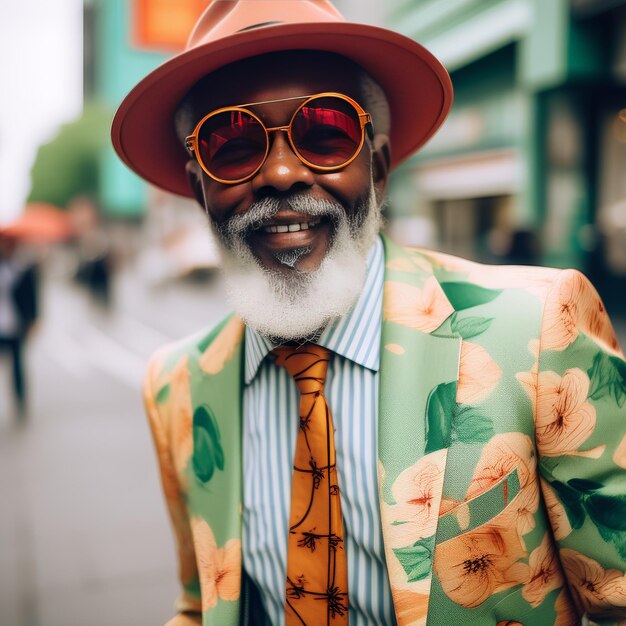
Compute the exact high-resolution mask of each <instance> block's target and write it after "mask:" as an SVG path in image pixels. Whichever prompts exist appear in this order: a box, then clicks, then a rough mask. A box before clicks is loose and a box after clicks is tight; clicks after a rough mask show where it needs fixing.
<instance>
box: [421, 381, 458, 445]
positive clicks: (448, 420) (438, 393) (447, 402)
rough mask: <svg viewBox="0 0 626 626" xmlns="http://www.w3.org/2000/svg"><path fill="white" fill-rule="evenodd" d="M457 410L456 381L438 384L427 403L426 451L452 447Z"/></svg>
mask: <svg viewBox="0 0 626 626" xmlns="http://www.w3.org/2000/svg"><path fill="white" fill-rule="evenodd" d="M455 410H456V381H453V382H451V383H442V384H441V385H437V387H435V388H434V389H433V390H432V391H431V392H430V395H429V396H428V402H427V403H426V453H429V452H434V451H435V450H441V449H443V448H448V447H450V443H451V437H452V419H453V416H454V412H455Z"/></svg>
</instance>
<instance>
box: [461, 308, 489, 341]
mask: <svg viewBox="0 0 626 626" xmlns="http://www.w3.org/2000/svg"><path fill="white" fill-rule="evenodd" d="M491 322H493V317H466V318H464V319H459V318H458V317H457V313H455V314H454V315H453V316H452V332H454V333H458V334H459V335H461V337H463V339H471V338H472V337H476V336H477V335H480V334H482V333H484V332H485V331H486V330H487V329H488V328H489V326H491Z"/></svg>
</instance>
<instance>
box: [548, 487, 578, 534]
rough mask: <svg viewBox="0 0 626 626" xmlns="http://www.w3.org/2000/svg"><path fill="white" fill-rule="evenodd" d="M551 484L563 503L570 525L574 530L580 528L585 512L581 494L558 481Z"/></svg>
mask: <svg viewBox="0 0 626 626" xmlns="http://www.w3.org/2000/svg"><path fill="white" fill-rule="evenodd" d="M551 484H552V487H553V489H554V490H555V491H556V492H557V494H558V496H559V498H560V499H561V502H562V503H563V507H564V508H565V512H566V513H567V518H568V519H569V523H570V525H571V526H572V528H574V529H578V528H580V527H581V526H582V525H583V523H584V521H585V510H584V508H583V504H582V500H583V494H582V493H581V492H580V491H577V490H576V489H573V488H572V487H570V486H569V485H566V484H565V483H562V482H561V481H560V480H555V481H554V482H553V483H551Z"/></svg>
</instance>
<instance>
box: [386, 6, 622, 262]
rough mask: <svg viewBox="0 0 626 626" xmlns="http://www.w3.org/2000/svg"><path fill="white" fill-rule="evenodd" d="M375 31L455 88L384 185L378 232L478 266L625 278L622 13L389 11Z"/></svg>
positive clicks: (604, 9) (591, 9)
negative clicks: (440, 120) (445, 111)
mask: <svg viewBox="0 0 626 626" xmlns="http://www.w3.org/2000/svg"><path fill="white" fill-rule="evenodd" d="M388 25H389V26H390V27H391V28H393V29H394V30H398V31H399V32H402V33H403V34H405V35H407V36H410V37H412V38H414V39H416V40H417V41H419V42H420V43H422V44H423V45H424V46H426V47H427V48H428V49H429V50H431V51H432V52H433V53H434V54H435V55H436V56H437V57H439V58H440V59H441V60H442V61H443V63H444V65H445V66H446V67H447V68H448V71H449V72H450V74H451V77H452V81H453V84H454V88H455V101H454V104H453V107H452V110H451V113H450V116H449V118H448V120H447V121H446V123H445V124H444V126H443V127H442V129H441V130H440V132H439V133H438V134H437V135H436V136H435V138H434V139H433V140H431V142H430V143H429V144H428V145H427V146H426V147H425V148H424V149H423V150H421V151H420V152H419V153H418V154H417V155H416V156H415V157H413V158H412V159H411V160H410V161H409V162H408V163H406V164H405V165H404V166H403V167H402V168H401V169H400V170H399V171H398V172H397V173H396V176H395V180H394V182H393V185H392V202H391V215H390V217H391V218H392V219H391V230H392V231H394V224H398V225H399V226H398V227H397V228H396V231H397V232H399V233H403V234H404V235H405V238H408V239H411V238H412V239H413V241H409V243H416V244H420V245H426V246H429V245H432V246H436V247H439V248H440V249H443V250H448V251H450V252H451V253H455V254H461V255H465V256H469V257H472V258H476V259H479V260H484V261H509V262H511V261H512V262H541V263H545V264H550V265H555V266H576V267H581V268H583V269H585V270H587V271H588V272H590V273H592V274H593V273H594V272H596V271H597V272H601V271H603V270H607V269H608V270H609V271H610V272H612V273H614V274H620V273H626V258H620V254H619V249H620V248H622V249H624V250H626V225H624V226H623V228H622V231H621V234H619V233H617V235H618V236H617V239H616V231H619V229H620V227H619V226H616V224H617V222H619V221H620V218H619V216H620V214H626V207H624V208H622V209H621V210H620V209H619V207H620V206H621V205H620V203H622V202H624V201H626V183H625V182H624V179H625V178H626V176H624V174H623V172H624V171H626V43H624V42H625V41H626V1H624V0H605V1H602V0H445V1H442V0H410V1H409V0H397V1H396V2H395V3H394V4H393V5H392V9H391V11H390V13H389V17H388ZM616 216H617V217H616ZM622 221H623V220H622ZM412 225H413V226H414V227H413V228H412ZM407 235H408V237H407ZM620 237H621V238H620ZM611 250H613V252H615V250H617V252H618V254H617V255H616V254H612V253H611V252H610V251H611ZM624 256H626V253H625V254H624Z"/></svg>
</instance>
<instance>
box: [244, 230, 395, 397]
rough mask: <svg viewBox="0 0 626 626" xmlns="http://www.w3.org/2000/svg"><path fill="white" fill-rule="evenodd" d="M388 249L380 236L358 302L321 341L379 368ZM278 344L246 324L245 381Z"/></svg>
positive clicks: (326, 345)
mask: <svg viewBox="0 0 626 626" xmlns="http://www.w3.org/2000/svg"><path fill="white" fill-rule="evenodd" d="M383 266H384V251H383V243H382V241H381V239H380V237H377V238H376V241H375V242H374V245H373V246H372V248H371V250H370V252H369V255H368V258H367V274H366V277H365V283H364V284H363V289H362V290H361V295H360V296H359V299H358V300H357V302H356V304H355V305H354V306H353V307H352V309H350V311H349V312H348V313H346V314H345V315H344V316H343V317H340V318H338V319H337V320H335V321H334V322H332V323H331V324H329V325H328V326H327V327H326V328H325V329H324V331H323V332H322V334H321V336H320V338H319V340H318V342H317V343H318V344H319V345H321V346H324V347H325V348H328V349H329V350H332V351H333V352H336V353H337V354H340V355H341V356H343V357H345V358H346V359H350V360H351V361H353V362H354V363H357V364H358V365H361V366H363V367H367V368H368V369H370V370H372V371H375V372H377V371H378V368H379V365H380V327H381V322H382V293H383V280H384V276H383V274H384V272H383ZM273 348H274V345H273V344H272V342H271V341H270V340H269V339H268V338H267V337H263V336H262V335H259V333H257V332H256V331H255V330H253V329H252V328H250V327H248V326H246V334H245V382H246V385H248V384H250V383H251V382H252V379H253V378H254V377H255V376H256V373H257V371H258V369H259V366H260V365H261V362H262V361H263V359H264V358H265V357H266V356H267V355H268V354H269V353H270V352H271V351H272V350H273Z"/></svg>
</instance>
